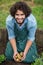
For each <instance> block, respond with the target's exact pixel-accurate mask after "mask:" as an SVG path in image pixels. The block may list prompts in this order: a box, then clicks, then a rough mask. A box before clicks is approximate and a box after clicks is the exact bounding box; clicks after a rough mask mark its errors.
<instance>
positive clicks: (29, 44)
mask: <svg viewBox="0 0 43 65" xmlns="http://www.w3.org/2000/svg"><path fill="white" fill-rule="evenodd" d="M31 45H32V41H30V40H28V41H27V44H26V47H25V49H24V53H25V54H27V52H28V50H29V48H30V47H31Z"/></svg>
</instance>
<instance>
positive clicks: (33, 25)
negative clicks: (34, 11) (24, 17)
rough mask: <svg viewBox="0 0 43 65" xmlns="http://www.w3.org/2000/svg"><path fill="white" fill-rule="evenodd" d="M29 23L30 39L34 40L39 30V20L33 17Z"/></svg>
mask: <svg viewBox="0 0 43 65" xmlns="http://www.w3.org/2000/svg"><path fill="white" fill-rule="evenodd" d="M30 19H31V18H30ZM28 21H30V22H29V23H28V24H27V25H28V40H31V41H32V42H33V41H34V40H35V33H36V30H37V22H36V19H35V18H33V19H31V20H28Z"/></svg>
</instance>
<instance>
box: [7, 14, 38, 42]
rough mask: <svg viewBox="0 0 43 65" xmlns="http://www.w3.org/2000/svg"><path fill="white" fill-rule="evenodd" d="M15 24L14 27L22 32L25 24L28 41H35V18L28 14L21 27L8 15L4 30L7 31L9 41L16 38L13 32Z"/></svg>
mask: <svg viewBox="0 0 43 65" xmlns="http://www.w3.org/2000/svg"><path fill="white" fill-rule="evenodd" d="M15 23H16V26H17V28H18V29H19V30H22V29H23V28H24V27H25V24H26V25H27V31H29V33H28V39H29V40H31V41H34V40H35V32H36V29H37V22H36V19H35V17H34V16H33V15H32V14H30V16H28V17H27V18H25V20H24V23H23V24H22V25H21V26H19V24H18V23H17V22H16V20H15V18H13V17H12V16H11V15H9V16H8V17H7V19H6V28H7V31H8V38H9V40H10V39H12V38H15V37H16V35H15V30H14V26H15Z"/></svg>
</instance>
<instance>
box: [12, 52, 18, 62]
mask: <svg viewBox="0 0 43 65" xmlns="http://www.w3.org/2000/svg"><path fill="white" fill-rule="evenodd" d="M17 54H18V52H15V53H14V54H13V59H14V60H15V61H16V55H17Z"/></svg>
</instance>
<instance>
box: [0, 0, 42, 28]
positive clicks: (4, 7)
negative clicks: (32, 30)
mask: <svg viewBox="0 0 43 65" xmlns="http://www.w3.org/2000/svg"><path fill="white" fill-rule="evenodd" d="M16 1H19V0H0V28H5V27H6V17H7V16H8V14H9V9H10V7H11V5H12V4H13V3H15V2H16ZM30 7H31V6H30ZM31 8H32V13H33V14H34V16H35V17H36V20H37V24H38V28H43V6H42V5H35V6H32V7H31Z"/></svg>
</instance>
